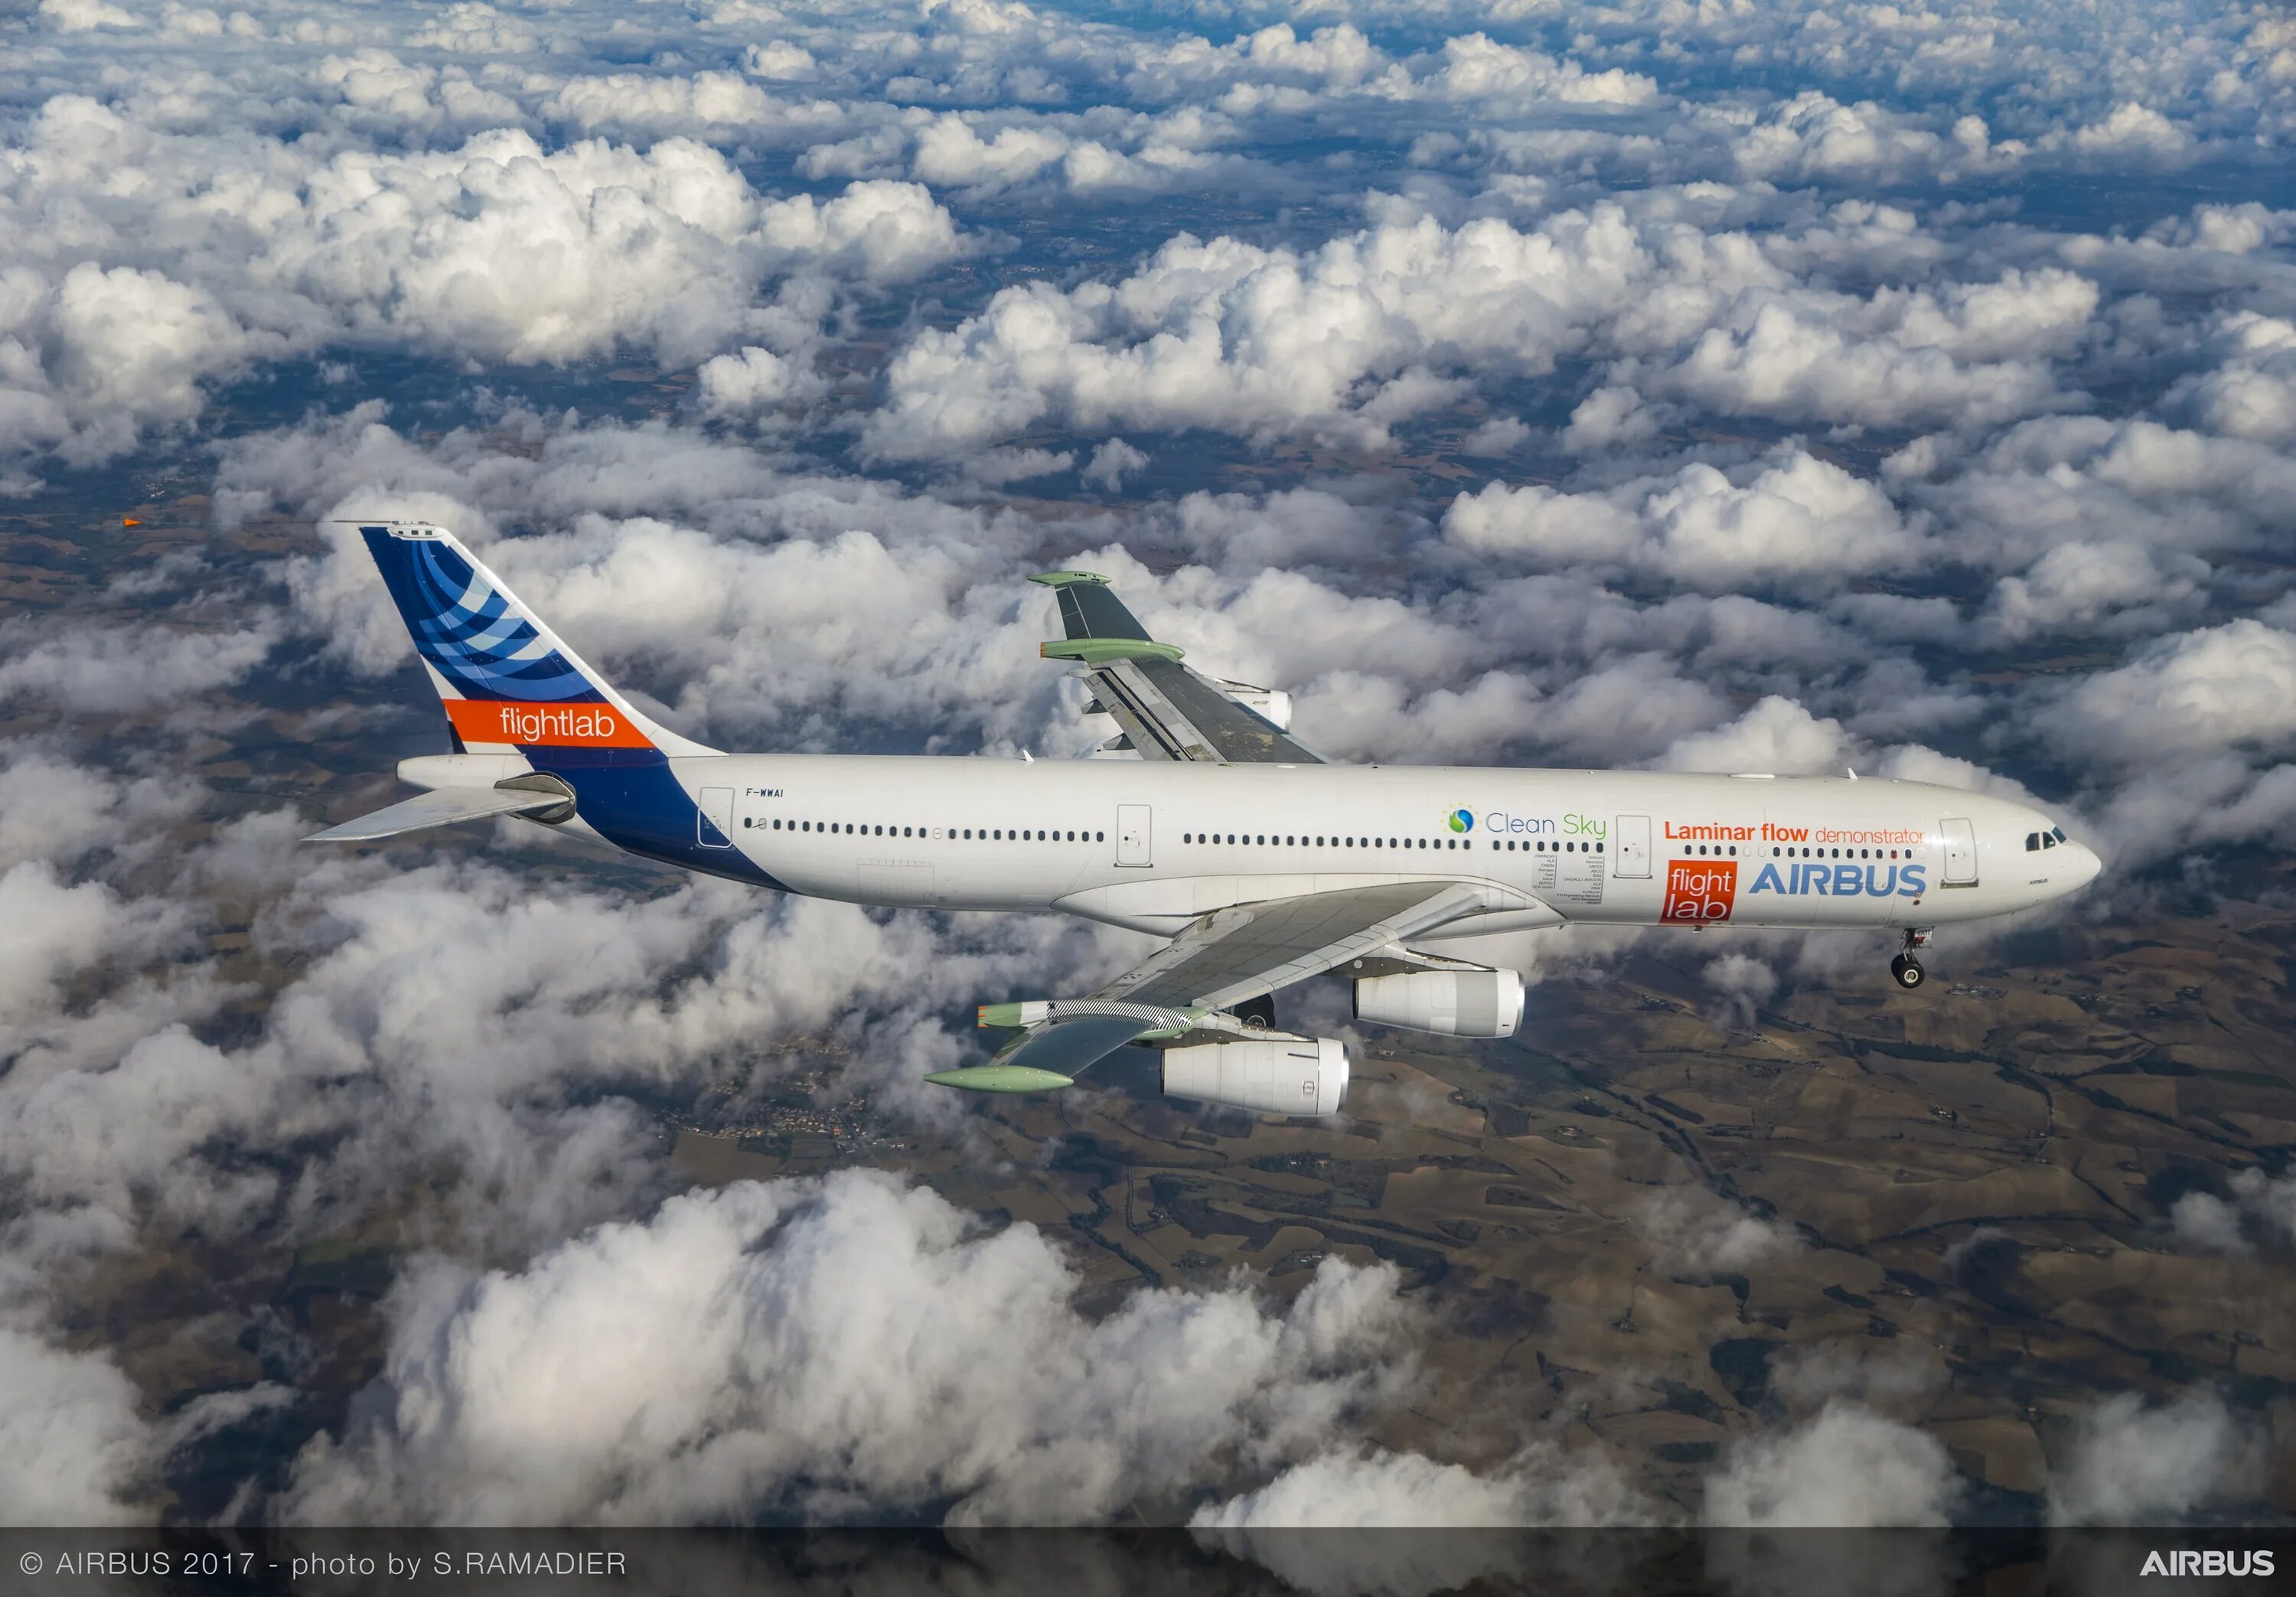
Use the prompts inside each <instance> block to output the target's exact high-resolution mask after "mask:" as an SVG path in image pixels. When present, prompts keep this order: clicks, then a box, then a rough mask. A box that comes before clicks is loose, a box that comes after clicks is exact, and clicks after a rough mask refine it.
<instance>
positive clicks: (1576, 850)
mask: <svg viewBox="0 0 2296 1597" xmlns="http://www.w3.org/2000/svg"><path fill="white" fill-rule="evenodd" d="M1180 841H1181V842H1183V843H1198V844H1207V845H1218V844H1232V845H1234V846H1235V847H1237V848H1473V847H1474V844H1473V843H1472V842H1471V841H1465V840H1463V839H1458V838H1311V837H1279V836H1276V835H1275V834H1274V833H1269V832H1249V831H1245V832H1236V831H1228V832H1219V831H1213V832H1203V831H1184V832H1182V833H1181V834H1180ZM1516 847H1517V845H1516V843H1515V841H1514V840H1513V839H1507V840H1506V841H1505V842H1502V841H1500V840H1499V839H1497V838H1494V839H1491V848H1493V849H1494V850H1497V849H1500V848H1505V849H1506V850H1507V851H1508V852H1509V853H1513V851H1514V849H1515V848H1516ZM1521 848H1522V851H1523V852H1524V853H1526V854H1529V853H1533V852H1537V853H1539V854H1600V853H1602V852H1603V845H1602V844H1600V843H1579V842H1568V843H1561V842H1552V843H1551V842H1545V841H1540V842H1526V843H1523V844H1521Z"/></svg>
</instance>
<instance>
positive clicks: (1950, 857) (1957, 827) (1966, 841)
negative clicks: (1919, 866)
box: [1939, 815, 1977, 888]
mask: <svg viewBox="0 0 2296 1597" xmlns="http://www.w3.org/2000/svg"><path fill="white" fill-rule="evenodd" d="M1939 830H1940V831H1943V832H1944V833H1945V881H1946V885H1947V886H1948V887H1961V888H1968V887H1975V886H1976V885H1977V828H1976V827H1975V826H1973V825H1972V824H1971V823H1970V822H1969V820H1968V819H1967V818H1966V817H1965V816H1962V815H1948V817H1947V818H1946V819H1945V820H1944V821H1943V822H1941V823H1939Z"/></svg>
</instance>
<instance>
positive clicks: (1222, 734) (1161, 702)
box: [1029, 571, 1324, 766]
mask: <svg viewBox="0 0 2296 1597" xmlns="http://www.w3.org/2000/svg"><path fill="white" fill-rule="evenodd" d="M1029 581H1031V582H1038V583H1042V584H1044V585H1045V586H1047V587H1049V588H1052V589H1053V590H1054V591H1055V592H1056V593H1058V594H1059V595H1060V602H1061V628H1062V631H1063V632H1064V633H1066V634H1067V635H1066V636H1065V637H1063V638H1061V639H1059V640H1058V641H1056V642H1054V643H1046V645H1045V646H1044V650H1043V652H1044V655H1045V657H1046V659H1072V660H1076V661H1078V662H1080V663H1081V664H1082V665H1083V667H1084V675H1085V677H1086V680H1087V681H1088V682H1089V683H1090V684H1092V692H1093V703H1094V708H1095V709H1097V710H1100V711H1103V712H1105V713H1106V714H1107V715H1108V716H1109V717H1111V719H1113V720H1114V721H1115V723H1116V724H1117V725H1118V726H1119V727H1120V728H1122V729H1123V733H1124V737H1123V740H1122V742H1121V744H1120V745H1119V746H1120V747H1127V748H1129V749H1133V750H1135V751H1136V752H1137V753H1138V754H1139V756H1140V758H1142V759H1170V760H1191V761H1195V762H1198V763H1200V764H1205V765H1223V766H1224V765H1243V764H1282V765H1301V766H1319V765H1322V764H1323V763H1324V759H1323V757H1322V756H1321V755H1319V754H1316V752H1315V751H1314V750H1312V749H1308V747H1307V745H1305V744H1303V743H1301V742H1300V741H1299V740H1298V739H1296V738H1294V737H1293V736H1292V734H1291V733H1288V732H1286V731H1285V730H1284V729H1283V727H1281V726H1278V725H1276V724H1275V722H1274V721H1272V720H1270V719H1268V718H1267V717H1266V716H1263V715H1261V714H1260V713H1259V711H1258V710H1256V709H1254V708H1251V706H1250V705H1249V704H1246V703H1245V702H1244V701H1243V700H1242V699H1240V698H1238V697H1237V696H1236V695H1237V694H1238V693H1245V694H1251V695H1252V696H1254V697H1256V698H1258V699H1259V700H1261V701H1262V702H1264V703H1265V702H1273V701H1274V700H1277V699H1280V698H1281V697H1282V695H1280V694H1275V695H1271V694H1270V693H1268V692H1267V690H1266V689H1264V688H1255V687H1252V686H1251V684H1247V683H1226V682H1218V681H1215V680H1214V679H1213V678H1211V677H1209V676H1205V675H1203V673H1201V671H1197V670H1193V669H1192V668H1191V667H1187V666H1185V665H1182V664H1181V663H1180V651H1179V650H1178V649H1177V648H1176V647H1174V646H1173V645H1172V644H1170V643H1158V642H1156V641H1155V640H1154V639H1153V638H1151V637H1150V636H1149V635H1148V631H1147V629H1146V628H1145V627H1142V626H1141V625H1140V622H1139V620H1138V619H1137V618H1136V617H1135V616H1134V615H1133V613H1132V611H1131V610H1129V609H1128V608H1127V607H1126V605H1125V603H1124V601H1122V600H1121V599H1119V598H1118V597H1117V596H1116V595H1115V594H1111V593H1110V592H1109V590H1108V579H1107V578H1106V577H1098V576H1095V575H1094V574H1093V573H1092V572H1090V571H1046V572H1045V573H1043V574H1042V575H1040V576H1037V577H1030V578H1029Z"/></svg>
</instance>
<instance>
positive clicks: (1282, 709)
mask: <svg viewBox="0 0 2296 1597" xmlns="http://www.w3.org/2000/svg"><path fill="white" fill-rule="evenodd" d="M1220 686H1221V688H1222V689H1223V690H1225V691H1226V693H1227V696H1228V697H1229V698H1231V699H1233V700H1235V701H1236V702H1237V703H1239V704H1241V705H1242V706H1244V707H1245V708H1247V709H1252V710H1257V711H1258V712H1259V714H1260V716H1261V717H1263V718H1264V719H1266V720H1269V721H1272V722H1274V723H1275V729H1276V730H1277V731H1278V732H1289V731H1291V730H1292V695H1291V694H1289V693H1287V692H1283V690H1282V689H1281V688H1256V687H1254V686H1252V685H1251V684H1250V683H1248V682H1228V681H1225V680H1223V681H1222V682H1221V683H1220Z"/></svg>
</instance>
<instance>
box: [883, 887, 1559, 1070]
mask: <svg viewBox="0 0 2296 1597" xmlns="http://www.w3.org/2000/svg"><path fill="white" fill-rule="evenodd" d="M1490 907H1491V905H1490V902H1489V897H1488V891H1487V889H1480V888H1476V887H1472V886H1470V885H1469V884H1467V883H1464V882H1456V881H1398V882H1383V883H1381V884H1379V885H1377V886H1373V887H1360V888H1339V889H1333V891H1331V892H1327V893H1306V894H1302V895H1300V896H1299V897H1292V898H1270V899H1267V900H1264V901H1263V902H1261V903H1259V904H1242V905H1234V907H1232V908H1228V909H1221V910H1214V911H1213V912H1212V913H1210V914H1208V915H1203V916H1201V917H1199V918H1198V919H1196V920H1195V921H1191V922H1190V923H1189V924H1188V926H1187V927H1186V929H1185V930H1183V931H1181V933H1180V934H1179V935H1178V936H1177V937H1176V938H1173V939H1172V940H1171V941H1170V942H1169V943H1168V944H1166V945H1165V946H1163V947H1161V948H1159V949H1158V950H1156V952H1155V953H1153V954H1150V955H1149V956H1148V957H1147V958H1146V959H1144V960H1143V961H1141V962H1140V963H1138V964H1136V965H1135V966H1133V967H1132V969H1131V970H1127V971H1126V972H1125V973H1124V974H1123V975H1121V976H1119V977H1118V978H1117V979H1115V980H1114V981H1111V982H1110V983H1109V984H1108V985H1107V986H1106V987H1103V988H1101V989H1100V990H1099V991H1098V992H1096V993H1095V994H1093V995H1092V996H1091V997H1089V998H1080V999H1054V1000H1049V1001H1045V1002H1039V1003H1011V1004H989V1005H987V1006H984V1007H983V1008H982V1010H981V1011H980V1023H981V1024H982V1025H984V1026H1012V1027H1018V1028H1021V1029H1020V1031H1019V1035H1017V1036H1014V1037H1013V1039H1012V1040H1011V1041H1010V1042H1008V1043H1006V1044H1005V1046H1004V1047H1002V1048H1000V1049H998V1050H997V1052H996V1057H995V1058H993V1059H991V1060H990V1061H988V1063H987V1064H986V1065H976V1066H973V1067H972V1068H971V1069H963V1070H945V1071H942V1072H941V1073H940V1074H939V1075H936V1076H929V1077H926V1078H925V1079H926V1080H928V1081H931V1082H935V1083H938V1084H939V1085H943V1086H953V1087H969V1088H972V1089H973V1090H975V1091H980V1092H998V1093H1034V1092H1042V1091H1045V1090H1046V1089H1047V1088H1050V1087H1062V1086H1066V1085H1069V1082H1070V1079H1071V1078H1072V1077H1074V1076H1075V1075H1076V1074H1077V1072H1078V1071H1080V1070H1082V1069H1085V1068H1086V1067H1087V1066H1089V1065H1091V1064H1093V1063H1095V1061H1099V1060H1101V1059H1103V1058H1105V1057H1106V1056H1107V1055H1109V1054H1111V1053H1113V1052H1116V1050H1117V1049H1119V1048H1121V1047H1122V1046H1124V1044H1127V1043H1130V1042H1136V1041H1138V1040H1139V1039H1140V1038H1143V1037H1146V1036H1158V1037H1163V1038H1170V1039H1174V1040H1177V1039H1179V1038H1182V1037H1185V1036H1190V1035H1192V1034H1196V1033H1201V1034H1203V1040H1204V1041H1208V1042H1210V1041H1217V1040H1231V1041H1232V1040H1234V1038H1235V1037H1236V1036H1250V1035H1252V1034H1251V1033H1248V1032H1246V1031H1244V1029H1243V1027H1242V1022H1240V1021H1238V1020H1235V1019H1234V1017H1233V1016H1229V1015H1226V1014H1224V1013H1222V1012H1221V1011H1223V1010H1225V1009H1226V1007H1227V1006H1228V1005H1230V1004H1233V1003H1240V1002H1242V1000H1244V999H1246V998H1253V997H1257V996H1259V995H1260V994H1262V993H1272V992H1274V991H1275V990H1276V989H1277V988H1278V987H1289V986H1290V985H1291V984H1292V983H1293V982H1295V981H1304V980H1306V979H1308V977H1310V976H1318V975H1321V974H1322V973H1323V972H1324V971H1326V970H1337V969H1338V968H1339V967H1340V966H1341V965H1346V964H1350V963H1351V962H1360V963H1362V964H1363V965H1364V966H1365V970H1363V972H1362V973H1363V974H1365V975H1387V974H1390V973H1391V972H1394V971H1397V970H1447V969H1451V970H1456V969H1461V968H1466V967H1463V966H1462V965H1461V964H1460V962H1456V961H1449V960H1445V959H1441V958H1439V957H1436V956H1431V955H1427V954H1415V953H1412V952H1411V951H1409V950H1407V949H1406V948H1405V947H1403V946H1402V944H1403V941H1404V939H1406V938H1414V937H1418V936H1420V935H1422V934H1423V933H1425V932H1429V931H1431V930H1434V929H1435V928H1436V927H1438V926H1441V925H1444V924H1447V922H1449V921H1456V920H1460V919H1462V918H1464V917H1465V916H1468V915H1472V914H1478V913H1481V912H1482V911H1484V910H1486V909H1488V908H1490ZM1556 919H1557V920H1560V919H1561V917H1560V916H1557V917H1556ZM1476 968H1480V967H1476ZM1259 1035H1263V1036H1264V1035H1267V1034H1265V1033H1262V1034H1259ZM1279 1035H1280V1034H1279Z"/></svg>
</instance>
